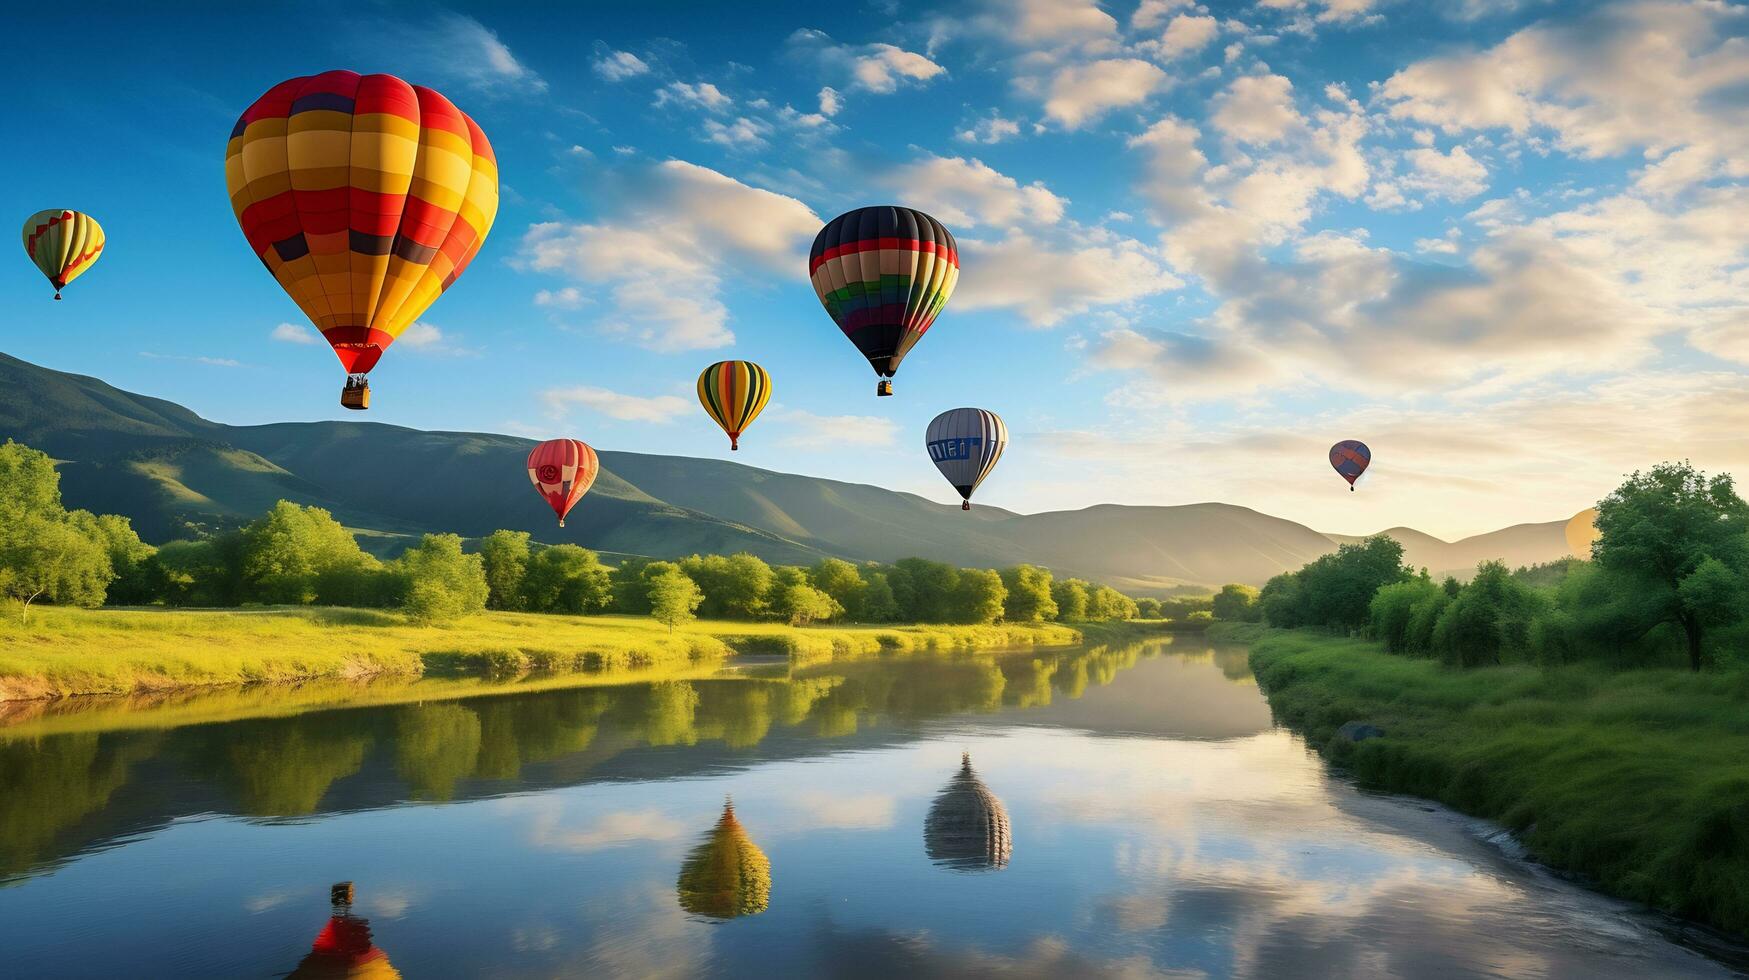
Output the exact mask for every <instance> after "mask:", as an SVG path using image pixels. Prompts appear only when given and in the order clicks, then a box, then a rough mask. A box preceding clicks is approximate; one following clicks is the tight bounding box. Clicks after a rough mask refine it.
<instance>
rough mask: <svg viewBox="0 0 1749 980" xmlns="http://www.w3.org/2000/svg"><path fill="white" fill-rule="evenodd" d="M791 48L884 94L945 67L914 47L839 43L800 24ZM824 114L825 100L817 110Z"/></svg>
mask: <svg viewBox="0 0 1749 980" xmlns="http://www.w3.org/2000/svg"><path fill="white" fill-rule="evenodd" d="M788 43H789V47H790V50H791V51H792V52H795V53H797V54H800V55H802V56H804V57H809V58H813V59H815V60H817V61H818V62H819V63H820V64H821V65H822V66H824V67H825V68H826V69H827V70H828V71H830V72H833V73H835V74H838V75H840V76H842V77H843V78H844V79H845V80H846V84H847V85H848V86H849V87H851V88H854V89H859V90H861V91H864V92H875V93H878V94H881V95H886V94H889V93H892V92H896V91H898V90H899V87H900V86H901V85H922V84H926V83H928V82H929V81H930V80H931V79H934V78H936V77H938V76H940V75H943V74H945V73H946V72H947V69H945V68H943V67H941V66H940V65H938V64H936V63H935V62H934V61H931V60H930V59H929V58H928V57H926V56H924V55H921V54H918V53H917V52H915V51H907V50H905V49H904V48H901V47H898V46H896V45H892V44H839V43H838V42H836V41H834V40H832V38H831V36H830V35H828V34H826V33H825V32H823V31H816V30H811V29H807V28H804V29H802V30H798V31H796V32H795V33H794V34H791V35H790V37H789V42H788ZM820 111H821V112H822V113H824V114H825V115H828V116H829V115H831V114H832V113H831V112H828V111H826V109H825V102H824V99H822V102H821V110H820Z"/></svg>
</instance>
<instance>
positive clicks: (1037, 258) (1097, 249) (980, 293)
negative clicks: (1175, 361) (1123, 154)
mask: <svg viewBox="0 0 1749 980" xmlns="http://www.w3.org/2000/svg"><path fill="white" fill-rule="evenodd" d="M959 244H960V253H961V256H962V260H961V263H960V281H959V285H958V286H957V287H955V289H954V296H953V306H954V308H955V309H960V310H1009V311H1012V312H1013V313H1015V314H1016V315H1017V316H1019V317H1020V318H1021V319H1023V320H1025V321H1026V322H1027V323H1029V324H1031V325H1032V326H1035V327H1050V326H1055V325H1056V324H1058V323H1061V322H1062V321H1063V320H1064V319H1066V318H1068V317H1071V316H1074V315H1077V314H1080V313H1085V312H1087V311H1088V310H1091V309H1092V308H1094V307H1096V306H1109V305H1113V304H1118V303H1125V302H1129V301H1131V300H1136V299H1140V298H1142V297H1144V296H1153V295H1156V294H1159V293H1164V292H1168V291H1171V290H1174V289H1177V288H1179V287H1180V286H1182V285H1183V282H1182V281H1181V280H1179V279H1178V277H1176V276H1174V275H1172V273H1171V272H1169V271H1168V270H1167V269H1166V267H1165V266H1164V264H1162V262H1161V261H1160V258H1159V256H1158V255H1156V254H1154V253H1152V252H1151V251H1149V250H1148V249H1147V248H1146V247H1144V246H1142V245H1141V244H1140V243H1138V242H1135V241H1131V240H1122V241H1119V242H1117V243H1115V244H1082V245H1070V246H1053V245H1051V244H1049V243H1047V242H1044V241H1041V240H1038V239H1035V238H1033V237H1031V236H1029V235H1026V234H1022V233H1018V232H1017V233H1013V234H1010V235H1009V236H1008V237H1006V238H1004V239H1002V240H1001V241H995V242H986V241H981V240H978V239H968V238H964V237H961V238H960V239H959Z"/></svg>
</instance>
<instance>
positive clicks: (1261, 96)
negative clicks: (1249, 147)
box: [1210, 75, 1305, 143]
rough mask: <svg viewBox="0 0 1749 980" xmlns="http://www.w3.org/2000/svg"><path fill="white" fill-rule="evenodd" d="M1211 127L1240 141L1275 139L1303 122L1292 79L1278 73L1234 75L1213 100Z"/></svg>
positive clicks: (1284, 135)
mask: <svg viewBox="0 0 1749 980" xmlns="http://www.w3.org/2000/svg"><path fill="white" fill-rule="evenodd" d="M1210 121H1211V122H1213V124H1214V127H1215V128H1216V129H1218V130H1220V131H1221V132H1222V133H1224V134H1226V136H1227V137H1228V138H1229V139H1232V140H1236V141H1238V142H1240V143H1274V142H1276V141H1278V140H1281V139H1283V138H1284V137H1286V136H1287V135H1288V134H1289V133H1290V132H1292V131H1294V130H1295V129H1297V128H1299V127H1300V126H1303V125H1304V124H1305V120H1304V119H1302V118H1301V117H1300V113H1299V110H1298V109H1295V108H1294V85H1293V82H1291V81H1289V80H1288V79H1287V78H1285V77H1283V76H1281V75H1251V76H1247V77H1245V78H1235V79H1234V80H1233V84H1231V85H1229V86H1227V90H1226V91H1225V92H1222V93H1221V95H1220V96H1219V97H1218V98H1216V100H1215V111H1214V114H1213V115H1212V116H1211V117H1210Z"/></svg>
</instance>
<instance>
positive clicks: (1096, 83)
mask: <svg viewBox="0 0 1749 980" xmlns="http://www.w3.org/2000/svg"><path fill="white" fill-rule="evenodd" d="M1167 82H1168V78H1167V75H1166V73H1165V72H1164V71H1161V70H1160V68H1159V67H1158V66H1156V65H1153V64H1151V63H1149V62H1146V61H1142V60H1140V59H1138V58H1108V59H1104V60H1101V61H1093V62H1089V63H1087V64H1076V65H1069V66H1066V67H1064V68H1061V69H1059V70H1058V71H1057V73H1056V74H1055V75H1054V76H1052V78H1051V80H1050V84H1049V88H1048V92H1047V95H1046V98H1045V115H1046V116H1049V117H1050V118H1051V119H1054V120H1056V121H1057V122H1059V123H1061V124H1063V125H1064V126H1065V127H1067V128H1069V129H1079V128H1080V127H1082V126H1083V125H1085V124H1087V123H1089V122H1091V121H1093V120H1094V119H1097V118H1099V117H1100V116H1103V115H1104V114H1106V113H1107V112H1110V111H1111V110H1113V109H1118V108H1122V107H1124V106H1131V105H1136V104H1138V103H1140V102H1142V101H1144V100H1146V99H1147V98H1148V96H1150V95H1152V94H1153V93H1154V92H1156V91H1158V90H1159V89H1161V88H1164V87H1165V86H1166V84H1167Z"/></svg>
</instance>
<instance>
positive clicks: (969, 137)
mask: <svg viewBox="0 0 1749 980" xmlns="http://www.w3.org/2000/svg"><path fill="white" fill-rule="evenodd" d="M1019 135H1020V123H1018V122H1016V121H1014V120H1012V119H1004V118H1002V114H1001V113H992V114H991V115H990V116H989V117H988V118H985V119H980V120H978V121H977V122H975V123H972V124H971V125H970V126H967V127H966V128H964V129H962V130H960V131H959V132H958V133H955V134H954V138H955V139H958V140H959V141H960V142H962V143H984V144H990V143H1000V142H1002V141H1003V140H1005V139H1010V138H1012V137H1015V136H1019Z"/></svg>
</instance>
